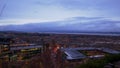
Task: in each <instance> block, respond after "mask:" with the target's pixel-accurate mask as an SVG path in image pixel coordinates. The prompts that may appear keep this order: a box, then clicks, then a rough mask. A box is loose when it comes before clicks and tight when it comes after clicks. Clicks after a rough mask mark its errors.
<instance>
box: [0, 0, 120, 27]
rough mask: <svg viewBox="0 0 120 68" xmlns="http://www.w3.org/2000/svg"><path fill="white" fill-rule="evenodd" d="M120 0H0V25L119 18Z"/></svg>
mask: <svg viewBox="0 0 120 68" xmlns="http://www.w3.org/2000/svg"><path fill="white" fill-rule="evenodd" d="M119 6H120V0H0V25H9V24H26V23H33V22H50V21H61V20H65V19H69V18H72V17H91V18H92V17H102V18H107V19H111V20H119V19H120V13H119V12H120V7H119Z"/></svg>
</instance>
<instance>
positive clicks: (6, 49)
mask: <svg viewBox="0 0 120 68" xmlns="http://www.w3.org/2000/svg"><path fill="white" fill-rule="evenodd" d="M11 43H12V38H10V37H0V59H1V60H7V61H8V60H9V53H10V44H11Z"/></svg>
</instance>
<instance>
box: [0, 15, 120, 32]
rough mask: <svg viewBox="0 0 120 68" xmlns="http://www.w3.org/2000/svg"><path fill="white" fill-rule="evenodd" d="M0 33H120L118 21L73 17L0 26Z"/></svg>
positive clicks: (119, 22)
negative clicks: (62, 19) (54, 20)
mask: <svg viewBox="0 0 120 68" xmlns="http://www.w3.org/2000/svg"><path fill="white" fill-rule="evenodd" d="M0 31H24V32H118V33H119V32H120V21H112V20H108V19H104V18H97V17H95V18H87V17H75V18H71V19H68V20H64V21H56V22H43V23H30V24H24V25H6V26H0Z"/></svg>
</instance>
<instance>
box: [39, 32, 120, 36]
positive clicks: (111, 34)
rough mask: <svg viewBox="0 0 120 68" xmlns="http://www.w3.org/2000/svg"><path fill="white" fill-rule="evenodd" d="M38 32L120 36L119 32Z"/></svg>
mask: <svg viewBox="0 0 120 68" xmlns="http://www.w3.org/2000/svg"><path fill="white" fill-rule="evenodd" d="M40 33H43V34H48V33H49V34H77V35H101V36H120V34H119V33H97V32H96V33H92V32H88V33H87V32H85V33H82V32H79V33H75V32H73V33H72V32H40Z"/></svg>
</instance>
